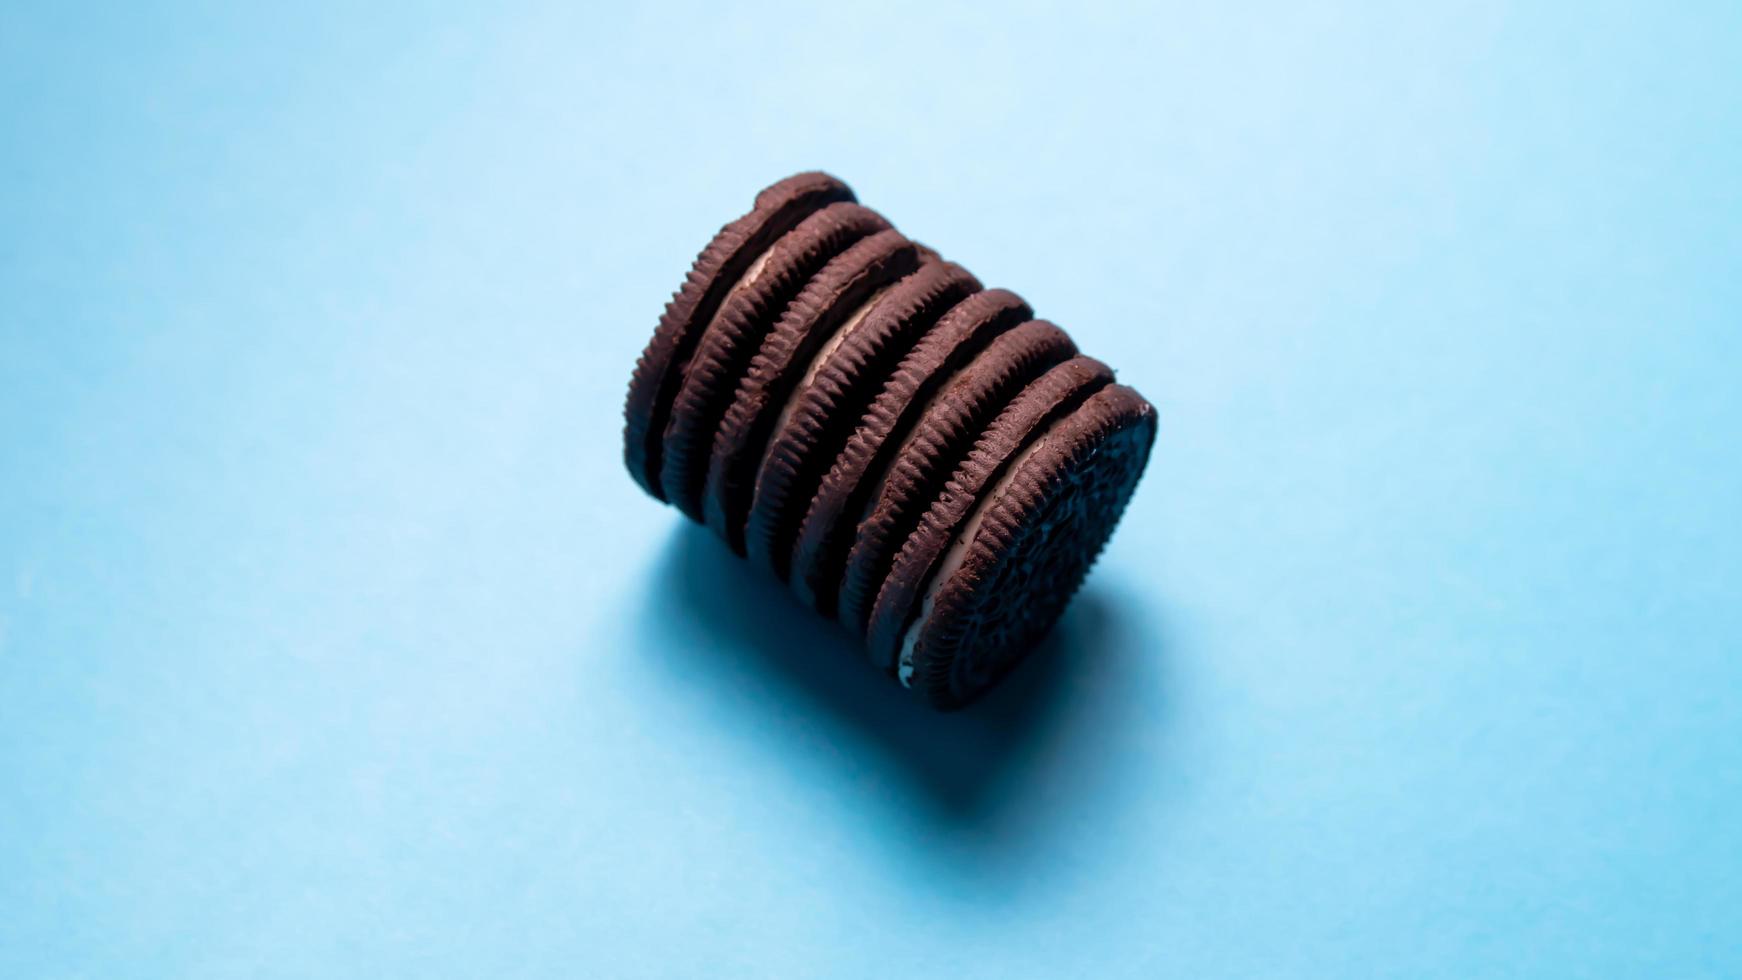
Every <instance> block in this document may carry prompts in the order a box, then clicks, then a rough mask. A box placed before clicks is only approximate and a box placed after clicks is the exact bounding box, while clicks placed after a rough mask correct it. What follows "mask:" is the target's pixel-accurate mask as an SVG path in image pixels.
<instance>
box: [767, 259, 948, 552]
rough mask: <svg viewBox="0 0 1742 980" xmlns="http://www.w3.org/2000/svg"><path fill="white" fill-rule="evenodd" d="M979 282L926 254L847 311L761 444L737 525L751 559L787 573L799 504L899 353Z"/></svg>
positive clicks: (848, 434)
mask: <svg viewBox="0 0 1742 980" xmlns="http://www.w3.org/2000/svg"><path fill="white" fill-rule="evenodd" d="M979 289H980V283H979V281H978V280H976V279H975V278H974V277H973V276H972V275H970V274H969V273H968V271H967V270H965V269H963V268H962V267H961V266H959V265H956V264H954V263H951V262H941V261H928V262H926V263H925V264H924V265H923V266H922V267H921V268H920V270H919V271H918V272H915V273H914V274H913V275H911V276H908V277H907V278H906V279H903V280H902V281H901V282H899V283H897V284H895V285H894V286H892V287H890V288H889V291H888V292H887V293H886V294H884V295H883V297H882V298H881V299H879V300H878V301H877V303H876V304H875V305H874V306H872V307H870V308H869V309H867V310H866V311H865V313H864V316H863V318H862V319H860V320H859V321H858V323H857V324H853V323H852V318H851V317H849V321H848V325H844V326H843V327H842V328H841V329H840V330H839V331H837V332H836V334H835V336H834V337H833V338H831V339H830V340H829V341H827V342H826V343H825V344H824V346H823V348H822V350H820V351H818V353H817V355H816V356H815V357H814V358H813V359H812V361H811V365H810V367H809V368H808V369H807V370H806V374H805V377H804V379H803V380H802V381H800V383H799V387H798V389H797V390H796V391H795V392H794V393H793V394H792V396H791V397H790V398H789V399H788V400H787V404H786V407H785V408H784V409H782V411H781V415H780V417H779V418H778V419H777V420H776V422H775V426H774V436H773V438H772V439H771V440H770V441H769V444H768V448H767V449H766V450H765V451H764V452H763V456H762V465H761V466H760V467H759V468H758V470H757V475H756V489H755V493H754V496H753V498H752V503H751V506H750V514H749V518H748V520H747V522H746V526H745V532H744V546H745V551H746V553H747V554H748V556H749V557H750V558H751V560H753V561H755V562H756V563H757V564H758V565H761V566H762V567H764V568H767V569H769V570H771V571H773V572H774V573H775V574H776V575H777V576H778V577H780V578H781V579H785V578H786V577H787V571H788V563H789V561H790V560H791V555H792V543H793V538H794V535H795V534H796V533H797V525H798V522H799V520H800V519H801V518H802V517H803V515H804V509H805V506H806V505H807V503H808V502H809V500H810V498H811V496H812V495H813V494H814V493H815V492H816V488H817V484H818V483H819V482H820V481H821V479H822V477H823V475H824V473H825V472H826V471H827V468H828V466H829V464H830V463H831V462H832V461H833V459H834V458H835V456H836V455H837V454H838V453H839V452H840V450H841V447H842V446H843V445H844V444H845V443H846V441H847V440H848V439H849V438H850V437H851V436H852V434H853V430H854V428H856V427H857V425H858V422H859V419H860V418H861V416H863V415H864V414H865V410H866V409H867V408H868V407H869V406H870V403H871V400H872V398H873V397H874V396H875V395H876V393H877V391H878V390H880V389H881V388H882V386H883V384H884V383H885V382H886V381H887V380H888V378H889V375H890V372H891V371H893V370H894V368H895V366H896V364H897V363H898V362H899V359H900V358H901V356H902V355H904V354H906V353H907V352H908V351H909V350H911V349H912V347H913V344H914V342H915V340H916V338H917V337H919V336H920V335H921V334H923V333H924V332H925V331H926V330H927V329H929V328H930V327H931V326H932V325H933V324H935V323H936V322H937V321H938V319H939V318H940V317H942V316H943V315H944V313H945V312H946V311H948V310H949V309H950V308H951V307H953V306H955V305H956V304H957V303H959V302H961V301H962V300H963V299H966V298H967V297H968V296H970V295H972V294H973V293H975V292H977V291H979Z"/></svg>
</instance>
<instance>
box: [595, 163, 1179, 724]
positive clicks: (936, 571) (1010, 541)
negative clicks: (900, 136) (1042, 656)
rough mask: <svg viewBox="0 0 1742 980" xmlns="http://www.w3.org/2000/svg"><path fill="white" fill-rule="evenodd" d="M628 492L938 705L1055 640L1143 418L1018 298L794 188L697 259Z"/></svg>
mask: <svg viewBox="0 0 1742 980" xmlns="http://www.w3.org/2000/svg"><path fill="white" fill-rule="evenodd" d="M625 418H626V425H625V430H624V457H625V462H626V464H627V466H628V469H629V472H630V475H631V476H633V477H634V478H635V480H636V481H637V482H638V483H639V484H640V485H641V486H642V488H643V489H645V490H646V491H647V492H648V493H650V494H652V495H653V496H654V497H656V498H658V499H660V500H664V501H666V502H668V503H671V504H672V505H674V506H676V507H677V508H679V509H680V510H682V511H683V512H684V513H685V514H687V515H688V516H690V517H691V518H693V519H695V520H696V521H699V522H702V523H705V524H706V525H707V526H708V527H709V528H711V529H712V530H713V531H714V532H715V533H716V534H717V535H718V536H719V537H720V538H721V539H722V540H723V541H724V542H725V543H726V544H727V545H728V546H729V547H730V548H731V549H732V550H733V551H735V552H737V553H738V554H739V555H741V556H743V557H745V558H748V559H749V560H750V561H751V562H752V563H754V564H755V565H757V566H759V567H760V568H762V569H763V570H765V571H766V572H767V573H769V574H771V575H773V576H774V577H775V578H777V579H779V580H780V581H783V582H785V583H786V584H787V585H788V586H790V587H791V589H792V590H793V591H794V592H795V593H797V595H798V596H799V597H800V599H801V600H803V601H804V602H805V603H806V604H808V605H810V606H811V607H812V608H813V609H815V610H816V611H817V612H818V613H819V614H821V615H823V616H826V617H831V618H835V619H838V620H839V621H840V622H841V623H842V624H843V625H845V626H846V627H847V628H848V629H849V630H850V631H852V632H853V633H854V634H856V635H857V636H859V637H860V638H861V639H862V640H863V643H864V648H865V650H866V652H867V654H868V656H869V659H870V661H871V663H872V664H873V665H874V666H875V667H876V668H877V669H879V670H882V671H884V672H885V673H888V674H889V675H891V676H892V677H894V678H895V679H896V680H898V681H899V682H900V683H901V684H902V685H903V686H905V687H907V688H908V689H910V690H911V691H913V692H914V693H915V694H917V695H918V696H919V697H920V698H921V699H922V700H924V701H925V702H926V703H928V704H931V705H932V706H934V707H938V708H953V707H957V706H960V705H962V704H965V703H966V702H968V701H970V700H972V699H973V698H975V697H977V696H978V695H979V694H981V693H983V692H984V691H985V690H986V689H987V688H988V687H990V686H991V685H992V684H994V683H996V682H997V681H998V680H999V679H1000V678H1001V677H1002V676H1003V675H1004V674H1005V673H1006V672H1007V671H1008V670H1009V669H1010V668H1011V667H1012V666H1014V665H1015V664H1016V663H1017V662H1019V661H1020V659H1021V658H1022V657H1023V656H1024V655H1025V654H1026V653H1027V652H1028V650H1030V649H1031V648H1032V647H1033V646H1034V645H1035V644H1036V642H1037V641H1038V640H1039V639H1040V638H1041V637H1042V636H1043V635H1045V633H1046V632H1047V630H1048V629H1050V628H1051V626H1052V624H1053V623H1054V621H1056V620H1057V618H1058V617H1059V615H1060V614H1061V613H1062V612H1063V610H1064V607H1065V604H1066V603H1067V602H1068V601H1069V599H1070V597H1071V595H1072V594H1073V593H1075V591H1076V590H1077V588H1078V587H1079V586H1080V584H1081V583H1082V580H1083V578H1084V576H1085V575H1086V574H1087V573H1088V570H1089V568H1090V566H1091V565H1092V564H1093V563H1094V560H1095V558H1096V556H1097V555H1098V554H1099V553H1100V550H1101V548H1102V546H1103V545H1104V544H1105V543H1106V540H1107V538H1108V536H1109V535H1110V534H1111V533H1112V531H1113V528H1114V526H1115V525H1116V524H1117V522H1118V520H1119V517H1120V515H1121V514H1122V513H1123V512H1124V509H1125V505H1126V503H1127V502H1128V501H1129V499H1130V496H1131V493H1132V491H1133V490H1134V489H1135V487H1136V484H1137V482H1138V479H1139V477H1140V476H1141V475H1142V472H1143V469H1144V466H1145V464H1146V463H1147V461H1148V457H1149V452H1150V448H1151V446H1152V444H1153V442H1154V437H1155V413H1154V410H1153V409H1152V408H1151V407H1150V405H1149V403H1148V402H1146V401H1145V400H1144V399H1143V398H1142V396H1140V395H1138V394H1137V393H1136V392H1135V391H1133V390H1131V389H1130V388H1127V387H1125V386H1123V385H1120V384H1117V383H1115V382H1114V380H1113V372H1112V371H1111V370H1110V369H1109V368H1108V367H1107V366H1106V365H1104V364H1102V363H1100V362H1099V361H1096V360H1094V359H1092V358H1089V357H1085V356H1082V355H1081V354H1079V353H1078V351H1077V349H1076V346H1075V344H1073V343H1072V341H1071V339H1070V338H1069V337H1068V336H1067V335H1066V334H1065V332H1064V331H1063V330H1061V329H1060V328H1059V327H1057V326H1055V325H1053V324H1051V323H1048V322H1047V321H1045V320H1037V319H1034V313H1033V311H1032V310H1031V309H1030V308H1029V307H1028V305H1027V304H1026V303H1025V302H1023V300H1022V299H1021V297H1019V296H1017V295H1016V294H1015V293H1012V292H1010V291H1008V290H1004V289H986V288H984V287H983V286H982V285H981V283H980V282H979V281H978V280H977V279H975V278H974V276H973V275H972V274H970V273H969V272H968V271H967V270H965V269H963V268H962V267H960V266H958V265H956V264H954V263H952V262H948V261H946V260H944V259H943V258H942V257H941V256H939V255H938V254H937V253H936V252H933V251H932V250H930V249H928V248H926V247H925V246H923V245H920V244H918V243H916V242H913V241H911V240H909V239H908V238H906V237H905V236H904V235H902V234H901V232H899V231H897V230H896V229H895V228H894V227H892V226H891V225H890V223H889V222H888V221H887V220H886V219H884V218H883V217H882V216H881V215H879V214H878V213H876V212H875V211H872V210H870V209H869V208H866V207H864V206H862V205H860V204H858V203H857V201H856V200H855V198H854V195H853V192H852V191H851V190H850V189H849V188H848V187H847V186H846V185H845V184H843V183H842V182H841V181H839V180H837V179H835V178H833V177H831V176H829V175H827V174H821V173H806V174H799V175H797V176H794V177H790V178H787V179H786V180H783V181H780V182H779V183H777V184H774V185H773V186H771V187H769V188H768V189H766V190H764V191H763V192H762V193H761V194H759V195H758V196H757V198H756V201H755V204H754V206H753V207H752V209H751V210H750V212H749V213H748V214H746V215H744V216H743V217H741V218H739V219H738V220H736V221H734V222H732V223H730V224H728V225H726V226H725V227H724V228H722V229H721V230H720V232H719V234H718V235H716V236H715V237H714V239H713V241H711V242H710V243H709V244H708V245H707V247H706V248H704V249H703V250H702V252H701V254H700V256H698V257H697V259H696V261H695V264H694V266H693V267H692V268H691V270H690V273H689V275H688V277H687V278H686V279H685V281H684V283H683V286H682V287H681V288H680V289H679V290H678V291H677V293H676V294H675V295H674V296H673V298H672V301H671V302H670V304H668V305H667V307H666V310H665V314H664V315H663V316H662V317H661V318H660V321H659V326H658V328H657V330H656V331H655V333H654V336H653V339H652V340H651V341H650V342H649V343H648V345H647V348H646V350H645V351H644V352H643V354H642V356H641V359H640V361H639V362H637V364H636V367H635V372H634V375H633V377H632V379H631V381H630V386H629V398H628V404H627V407H626V410H625Z"/></svg>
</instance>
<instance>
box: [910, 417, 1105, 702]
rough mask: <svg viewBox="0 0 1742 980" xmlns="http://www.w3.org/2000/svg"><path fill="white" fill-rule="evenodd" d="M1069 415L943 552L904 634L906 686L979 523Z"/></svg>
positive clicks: (1013, 465) (1029, 451) (1022, 456)
mask: <svg viewBox="0 0 1742 980" xmlns="http://www.w3.org/2000/svg"><path fill="white" fill-rule="evenodd" d="M1070 417H1071V413H1068V412H1067V413H1065V415H1064V416H1063V417H1061V418H1059V419H1058V420H1057V421H1055V422H1053V423H1052V424H1051V425H1049V426H1047V427H1046V428H1045V429H1043V430H1042V431H1041V433H1040V435H1038V436H1035V437H1034V441H1032V442H1030V443H1029V444H1028V446H1027V448H1025V449H1023V450H1022V451H1021V452H1020V453H1017V454H1016V458H1015V459H1013V460H1011V461H1010V466H1009V468H1008V469H1006V470H1005V471H1004V475H1003V476H1001V477H999V478H998V482H997V483H995V484H993V485H992V489H991V490H989V491H987V492H986V494H985V495H983V496H982V497H981V498H980V502H979V503H978V504H976V505H975V507H974V511H973V513H972V514H970V515H968V519H967V520H966V521H964V522H963V523H962V529H961V530H960V531H958V532H957V533H956V538H955V540H954V541H953V542H951V544H950V550H948V551H946V552H944V558H943V561H942V562H940V563H939V564H938V567H937V568H936V570H934V571H933V572H932V577H931V581H930V582H929V583H928V584H927V586H926V590H925V597H924V598H922V599H921V600H920V603H919V614H918V615H916V616H914V617H913V622H912V623H911V624H909V625H908V627H907V632H906V633H903V634H902V636H901V660H900V666H899V667H898V669H897V676H898V677H900V678H901V685H902V686H903V687H912V686H913V669H914V668H913V653H914V647H915V646H917V645H918V644H919V634H920V632H921V631H922V630H923V629H924V627H925V624H926V621H927V620H929V619H931V614H932V610H933V608H935V607H936V606H937V597H938V593H940V592H941V591H943V587H944V586H945V585H947V584H948V583H949V581H950V579H952V578H954V577H955V574H956V572H958V571H960V570H961V567H962V562H963V560H964V559H966V558H967V556H968V549H969V548H970V547H972V546H973V543H974V538H976V537H977V536H979V534H980V525H981V524H983V523H985V521H986V515H987V514H988V513H989V512H990V511H991V510H992V507H993V505H995V504H997V503H998V500H999V498H1001V497H1003V496H1004V494H1005V492H1006V491H1008V490H1009V489H1010V485H1011V483H1012V482H1014V481H1015V480H1016V476H1017V474H1019V473H1021V472H1022V468H1023V467H1024V466H1025V465H1026V464H1027V463H1028V461H1029V460H1030V459H1033V458H1034V456H1035V454H1036V453H1039V452H1040V451H1041V450H1043V449H1045V448H1046V444H1047V440H1048V439H1049V438H1050V437H1051V436H1052V435H1053V433H1054V431H1055V430H1057V429H1058V427H1059V426H1061V425H1063V424H1065V422H1066V421H1067V420H1069V419H1070Z"/></svg>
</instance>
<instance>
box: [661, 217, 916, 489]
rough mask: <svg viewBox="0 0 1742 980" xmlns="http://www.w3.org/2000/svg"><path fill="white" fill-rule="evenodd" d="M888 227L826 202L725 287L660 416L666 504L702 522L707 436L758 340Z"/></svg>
mask: <svg viewBox="0 0 1742 980" xmlns="http://www.w3.org/2000/svg"><path fill="white" fill-rule="evenodd" d="M888 227H889V223H888V222H887V221H885V220H883V218H882V217H881V216H879V215H878V214H877V213H876V212H874V211H871V210H870V209H869V208H864V207H860V206H859V205H857V204H831V205H829V206H828V207H826V208H824V209H822V210H821V211H818V212H817V213H815V214H813V215H811V216H810V217H808V218H806V219H804V221H802V222H800V223H799V225H798V227H796V228H794V229H793V230H792V231H789V232H787V233H786V234H785V235H783V236H781V238H780V239H779V240H778V241H776V242H775V243H774V246H773V247H772V248H770V249H769V250H768V252H767V253H766V257H765V259H764V260H760V261H759V262H758V263H757V266H755V267H753V268H752V270H751V271H750V272H749V273H748V274H746V276H745V277H744V279H743V281H741V282H740V283H739V284H738V285H736V286H734V287H733V288H732V290H731V292H730V294H729V295H728V296H727V297H726V300H725V302H723V303H722V304H721V306H720V311H719V312H718V313H717V314H715V315H714V319H713V321H712V322H710V323H709V324H708V327H707V329H706V330H705V331H703V333H702V336H701V338H700V340H698V341H697V343H696V349H695V353H694V354H693V355H692V356H691V358H690V362H689V365H688V367H687V368H686V369H685V371H684V377H683V382H682V384H680V385H679V387H678V391H677V396H676V397H675V398H674V399H673V400H672V407H671V412H670V415H669V416H668V418H667V419H666V424H665V435H664V439H663V441H662V446H661V451H662V463H661V466H660V483H661V485H662V486H663V487H664V488H665V499H666V500H668V501H670V502H671V503H673V504H675V505H676V506H677V507H678V509H680V510H682V511H683V512H684V513H686V514H688V515H690V516H691V517H693V518H695V519H696V520H698V521H699V520H702V505H701V496H702V486H703V483H704V481H705V480H706V478H707V472H708V453H709V450H710V449H711V448H712V446H713V441H714V432H715V430H716V429H717V428H718V427H719V424H720V419H721V418H722V417H723V416H724V415H725V414H726V410H727V409H728V408H729V407H730V406H731V398H732V393H733V392H734V391H735V390H737V387H738V381H739V379H740V378H742V377H743V374H744V372H745V371H746V370H747V369H748V368H749V365H750V359H751V358H752V357H754V356H755V354H756V351H757V350H758V348H760V346H761V344H762V338H763V337H764V336H765V335H766V334H767V332H768V330H769V329H770V328H772V327H773V326H774V324H775V322H776V321H777V320H778V319H779V317H780V316H781V314H782V313H784V312H785V311H786V306H787V304H788V303H789V302H791V301H792V299H793V297H794V296H796V295H798V292H799V290H801V289H802V288H804V285H805V284H806V283H808V282H809V281H810V279H811V277H812V276H814V275H816V273H817V272H818V271H820V270H821V269H822V267H823V266H824V265H825V264H827V262H828V261H829V260H830V259H832V258H834V257H835V256H836V255H838V254H840V253H841V252H842V251H843V250H845V249H846V248H847V247H848V246H850V245H852V244H853V243H854V242H857V241H859V240H860V239H862V238H865V237H866V236H868V235H873V234H876V233H877V232H880V231H884V230H886V229H887V228H888Z"/></svg>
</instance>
